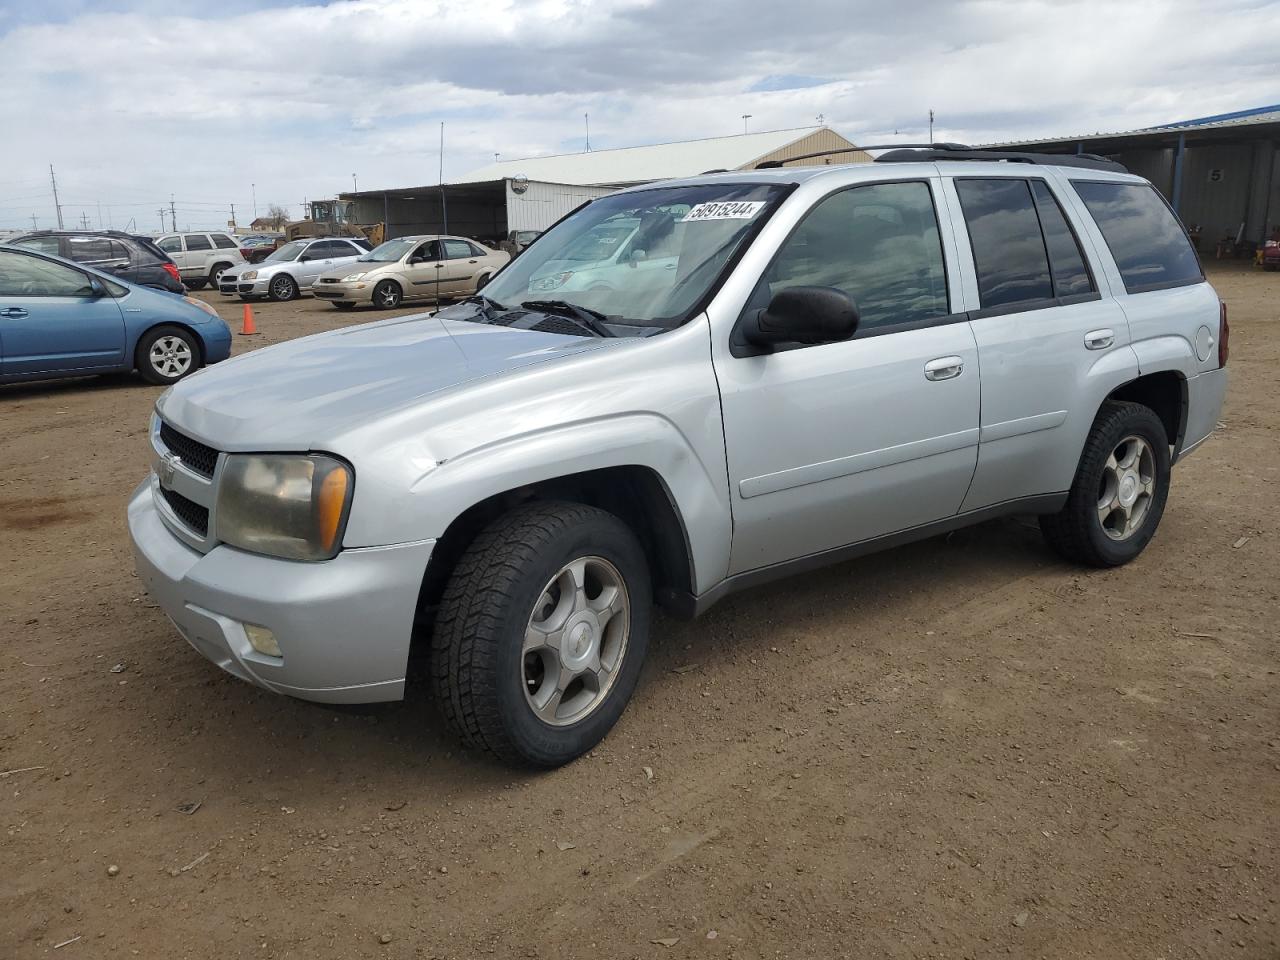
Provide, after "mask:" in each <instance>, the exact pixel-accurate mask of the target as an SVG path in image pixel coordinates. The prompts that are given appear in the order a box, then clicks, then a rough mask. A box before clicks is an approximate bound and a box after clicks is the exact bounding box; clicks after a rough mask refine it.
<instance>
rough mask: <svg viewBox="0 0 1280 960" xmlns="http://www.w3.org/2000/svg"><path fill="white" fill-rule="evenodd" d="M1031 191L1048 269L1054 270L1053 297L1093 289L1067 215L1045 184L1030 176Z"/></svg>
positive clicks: (1073, 294)
mask: <svg viewBox="0 0 1280 960" xmlns="http://www.w3.org/2000/svg"><path fill="white" fill-rule="evenodd" d="M1030 182H1031V193H1032V195H1033V196H1034V197H1035V199H1036V213H1038V214H1039V215H1040V229H1041V230H1043V231H1044V247H1045V250H1047V251H1048V252H1049V270H1050V272H1051V273H1052V274H1053V295H1054V296H1055V297H1078V296H1081V295H1082V294H1089V293H1093V292H1094V286H1093V278H1092V277H1091V276H1089V268H1088V267H1086V266H1085V263H1084V255H1083V254H1081V252H1080V244H1079V243H1078V242H1076V236H1075V234H1074V233H1072V232H1071V227H1070V226H1068V224H1067V218H1066V216H1065V215H1064V214H1063V212H1062V208H1061V207H1060V206H1058V201H1057V200H1056V199H1054V196H1053V193H1052V192H1051V191H1050V190H1049V186H1048V184H1046V183H1045V182H1044V181H1043V180H1032V181H1030Z"/></svg>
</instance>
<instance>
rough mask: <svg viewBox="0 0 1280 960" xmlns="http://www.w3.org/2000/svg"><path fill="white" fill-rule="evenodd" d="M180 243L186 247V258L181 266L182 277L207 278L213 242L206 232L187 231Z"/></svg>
mask: <svg viewBox="0 0 1280 960" xmlns="http://www.w3.org/2000/svg"><path fill="white" fill-rule="evenodd" d="M182 242H183V243H182V245H183V247H184V248H185V249H186V260H185V264H184V266H183V268H182V275H183V276H184V277H188V276H189V277H191V278H192V279H193V280H207V279H208V278H209V265H210V263H211V260H210V257H212V256H213V242H212V241H211V240H210V239H209V237H208V236H207V235H206V234H203V233H188V234H184V235H183V237H182Z"/></svg>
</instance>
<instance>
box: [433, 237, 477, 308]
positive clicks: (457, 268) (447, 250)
mask: <svg viewBox="0 0 1280 960" xmlns="http://www.w3.org/2000/svg"><path fill="white" fill-rule="evenodd" d="M444 256H445V260H444V270H443V271H442V272H443V274H444V276H443V277H441V278H440V279H441V280H442V281H443V282H442V283H441V286H440V292H441V295H442V296H447V297H459V296H470V295H471V294H473V293H475V292H476V283H475V281H476V277H477V276H478V275H479V273H480V259H481V254H480V251H479V250H477V249H476V248H475V247H473V246H472V245H471V244H470V243H468V242H467V241H466V240H455V239H449V240H445V241H444Z"/></svg>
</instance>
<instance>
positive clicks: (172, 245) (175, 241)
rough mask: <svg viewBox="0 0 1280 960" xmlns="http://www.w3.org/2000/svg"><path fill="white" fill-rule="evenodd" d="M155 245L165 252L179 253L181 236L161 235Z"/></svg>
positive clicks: (180, 250)
mask: <svg viewBox="0 0 1280 960" xmlns="http://www.w3.org/2000/svg"><path fill="white" fill-rule="evenodd" d="M156 246H157V247H159V248H160V249H161V250H163V251H164V252H165V253H181V252H182V238H181V237H162V238H161V239H160V240H159V242H157V243H156Z"/></svg>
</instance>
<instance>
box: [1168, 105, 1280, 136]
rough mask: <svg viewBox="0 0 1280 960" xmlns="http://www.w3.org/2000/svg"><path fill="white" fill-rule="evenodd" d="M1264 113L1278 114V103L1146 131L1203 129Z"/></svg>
mask: <svg viewBox="0 0 1280 960" xmlns="http://www.w3.org/2000/svg"><path fill="white" fill-rule="evenodd" d="M1266 113H1280V103H1273V104H1271V105H1270V106H1267V107H1253V108H1251V109H1249V110H1236V111H1234V112H1232V113H1218V114H1214V115H1213V116H1212V117H1196V118H1195V119H1194V120H1178V121H1175V122H1174V123H1160V124H1157V125H1156V126H1154V127H1147V128H1146V129H1148V130H1171V129H1174V128H1177V127H1203V126H1207V125H1208V124H1211V123H1222V122H1223V121H1227V120H1244V119H1246V118H1248V117H1257V116H1260V115H1262V114H1266Z"/></svg>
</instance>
